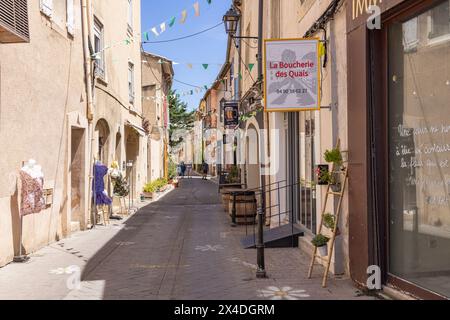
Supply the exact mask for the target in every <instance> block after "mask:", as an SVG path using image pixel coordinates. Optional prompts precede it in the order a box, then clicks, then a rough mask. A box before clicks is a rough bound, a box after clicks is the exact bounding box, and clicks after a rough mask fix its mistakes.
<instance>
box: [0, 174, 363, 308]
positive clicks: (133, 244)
mask: <svg viewBox="0 0 450 320" xmlns="http://www.w3.org/2000/svg"><path fill="white" fill-rule="evenodd" d="M244 234H245V227H238V228H231V227H230V223H229V220H228V217H227V216H226V214H225V213H224V212H223V210H222V205H221V204H220V203H219V198H218V194H217V185H216V184H214V183H213V182H211V181H202V180H201V179H198V178H193V179H184V180H181V183H180V188H178V189H175V190H174V191H172V192H171V193H169V194H167V195H166V196H165V197H164V198H162V199H160V200H159V201H157V202H154V203H152V204H149V205H147V206H145V207H143V208H142V209H140V210H139V211H138V212H137V213H136V214H135V215H133V216H131V217H130V218H128V219H126V220H124V221H123V222H120V223H118V222H114V223H112V224H111V225H109V226H106V227H103V226H98V227H97V228H95V229H94V230H91V231H88V232H84V233H77V234H75V235H74V236H72V237H71V238H68V239H65V240H63V241H60V242H58V243H54V244H52V245H50V246H48V247H45V248H44V249H41V250H40V251H38V252H36V253H34V254H33V255H31V259H30V261H29V262H27V263H25V264H10V265H8V266H6V267H4V268H2V269H0V299H205V300H221V299H238V300H247V299H271V298H276V297H278V298H285V299H320V300H322V299H368V298H370V297H365V296H360V294H359V292H358V291H357V289H355V288H354V287H353V285H352V283H351V281H350V280H349V279H331V280H330V281H329V286H328V288H326V289H323V288H322V287H321V286H320V282H321V281H320V274H319V269H317V271H316V273H315V275H314V277H313V279H311V280H308V279H306V274H307V266H308V263H309V258H308V257H307V256H305V255H304V254H303V253H301V251H300V250H299V249H295V248H294V249H266V269H267V272H268V278H267V279H256V277H255V270H256V265H255V263H256V250H254V249H248V250H245V249H242V247H241V245H240V242H239V241H240V238H241V237H242V236H243V235H244ZM74 266H78V267H79V269H78V268H76V267H74ZM70 267H71V268H70ZM80 275H81V280H82V282H81V285H80V286H77V279H78V278H79V276H80ZM17 283H21V285H20V286H18V285H17Z"/></svg>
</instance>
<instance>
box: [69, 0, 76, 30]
mask: <svg viewBox="0 0 450 320" xmlns="http://www.w3.org/2000/svg"><path fill="white" fill-rule="evenodd" d="M74 14H75V12H74V6H73V0H67V32H69V33H70V34H71V35H72V36H73V35H74V34H75V15H74Z"/></svg>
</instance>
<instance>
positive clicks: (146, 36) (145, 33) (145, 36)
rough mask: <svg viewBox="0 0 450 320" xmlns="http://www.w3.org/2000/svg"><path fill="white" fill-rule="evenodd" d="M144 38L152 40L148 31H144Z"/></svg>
mask: <svg viewBox="0 0 450 320" xmlns="http://www.w3.org/2000/svg"><path fill="white" fill-rule="evenodd" d="M144 38H145V40H147V41H148V40H150V38H149V37H148V32H144Z"/></svg>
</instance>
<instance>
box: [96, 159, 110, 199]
mask: <svg viewBox="0 0 450 320" xmlns="http://www.w3.org/2000/svg"><path fill="white" fill-rule="evenodd" d="M107 173H108V167H106V166H105V165H104V164H102V163H96V164H95V165H94V188H93V189H94V192H95V204H96V205H98V206H99V205H111V204H112V199H111V198H110V197H108V194H107V193H106V191H105V182H104V180H103V179H104V177H105V175H106V174H107Z"/></svg>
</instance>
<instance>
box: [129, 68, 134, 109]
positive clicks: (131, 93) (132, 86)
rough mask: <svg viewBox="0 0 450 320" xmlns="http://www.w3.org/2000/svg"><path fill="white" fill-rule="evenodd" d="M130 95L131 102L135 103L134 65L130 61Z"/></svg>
mask: <svg viewBox="0 0 450 320" xmlns="http://www.w3.org/2000/svg"><path fill="white" fill-rule="evenodd" d="M128 96H129V101H130V103H131V104H134V65H133V64H132V63H131V62H129V63H128Z"/></svg>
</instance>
